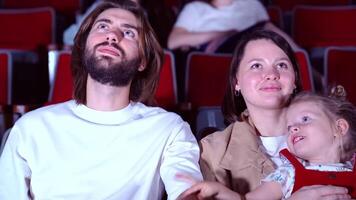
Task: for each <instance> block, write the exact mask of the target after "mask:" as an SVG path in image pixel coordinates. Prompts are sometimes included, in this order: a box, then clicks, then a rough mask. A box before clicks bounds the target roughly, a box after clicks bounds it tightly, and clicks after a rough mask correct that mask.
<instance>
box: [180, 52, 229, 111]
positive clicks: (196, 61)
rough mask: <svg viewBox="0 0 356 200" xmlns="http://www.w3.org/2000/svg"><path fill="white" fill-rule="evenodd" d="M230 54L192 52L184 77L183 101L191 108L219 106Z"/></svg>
mask: <svg viewBox="0 0 356 200" xmlns="http://www.w3.org/2000/svg"><path fill="white" fill-rule="evenodd" d="M231 60H232V56H231V55H230V54H206V53H200V52H192V53H190V54H189V55H188V59H187V69H186V75H185V87H186V88H185V100H186V102H190V103H192V106H193V107H201V106H220V105H221V104H222V100H223V97H224V94H225V91H226V85H227V80H228V71H229V68H230V63H231Z"/></svg>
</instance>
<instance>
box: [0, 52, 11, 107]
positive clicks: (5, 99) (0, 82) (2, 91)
mask: <svg viewBox="0 0 356 200" xmlns="http://www.w3.org/2000/svg"><path fill="white" fill-rule="evenodd" d="M12 63H13V62H12V56H11V54H10V53H9V52H6V51H0V105H10V104H11V82H12V81H11V77H12V75H11V74H12Z"/></svg>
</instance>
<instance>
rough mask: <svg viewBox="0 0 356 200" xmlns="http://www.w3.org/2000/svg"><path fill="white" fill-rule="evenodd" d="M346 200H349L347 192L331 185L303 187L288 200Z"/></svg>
mask: <svg viewBox="0 0 356 200" xmlns="http://www.w3.org/2000/svg"><path fill="white" fill-rule="evenodd" d="M304 199H315V200H319V199H320V200H341V199H342V200H344V199H345V200H346V199H351V197H350V195H349V194H348V191H347V189H346V188H344V187H338V186H332V185H312V186H304V187H302V188H301V189H300V190H298V191H296V192H295V193H293V195H292V196H291V197H290V198H289V200H304Z"/></svg>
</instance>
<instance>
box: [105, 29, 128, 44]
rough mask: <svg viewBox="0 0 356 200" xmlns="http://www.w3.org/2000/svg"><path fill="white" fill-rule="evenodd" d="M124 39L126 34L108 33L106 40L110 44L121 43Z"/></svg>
mask: <svg viewBox="0 0 356 200" xmlns="http://www.w3.org/2000/svg"><path fill="white" fill-rule="evenodd" d="M123 37H124V34H123V33H122V32H121V31H110V32H108V33H107V36H106V40H107V41H108V42H110V43H111V42H114V43H119V42H120V41H121V40H122V38H123Z"/></svg>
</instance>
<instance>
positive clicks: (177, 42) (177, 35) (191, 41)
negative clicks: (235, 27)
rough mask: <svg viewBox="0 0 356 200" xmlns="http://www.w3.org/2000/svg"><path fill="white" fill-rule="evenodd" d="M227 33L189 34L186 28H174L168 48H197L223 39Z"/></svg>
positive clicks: (169, 38)
mask: <svg viewBox="0 0 356 200" xmlns="http://www.w3.org/2000/svg"><path fill="white" fill-rule="evenodd" d="M226 33H227V32H219V31H210V32H189V31H188V30H186V29H185V28H181V27H174V28H173V30H172V31H171V33H170V34H169V37H168V44H167V46H168V48H169V49H178V48H181V47H187V46H188V47H195V46H199V45H202V44H205V43H207V42H210V41H212V40H213V39H215V38H218V37H221V36H223V35H224V34H226Z"/></svg>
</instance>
